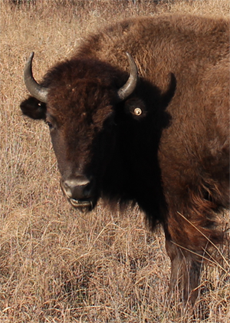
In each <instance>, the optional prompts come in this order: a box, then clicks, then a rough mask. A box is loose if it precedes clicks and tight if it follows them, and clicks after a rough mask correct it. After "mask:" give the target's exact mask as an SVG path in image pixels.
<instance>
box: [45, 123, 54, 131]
mask: <svg viewBox="0 0 230 323" xmlns="http://www.w3.org/2000/svg"><path fill="white" fill-rule="evenodd" d="M46 124H47V125H48V127H49V128H50V130H51V129H53V125H52V123H51V122H49V121H46Z"/></svg>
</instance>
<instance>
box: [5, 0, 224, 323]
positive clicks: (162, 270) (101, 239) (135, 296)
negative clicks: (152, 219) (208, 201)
mask: <svg viewBox="0 0 230 323" xmlns="http://www.w3.org/2000/svg"><path fill="white" fill-rule="evenodd" d="M19 2H20V1H19ZM0 5H1V8H0V9H1V56H0V58H1V60H0V73H1V98H0V101H1V108H0V138H1V139H0V149H1V151H0V169H1V178H0V221H1V223H0V284H1V285H0V322H5V323H8V322H9V323H10V322H11V323H19V322H20V323H22V322H25V323H28V322H33V323H42V322H47V323H48V322H65V323H70V322H101V323H103V322H129V323H141V322H143V323H144V322H151V323H155V322H156V323H157V322H200V321H201V320H202V319H203V320H205V322H209V323H215V322H216V323H217V322H218V323H225V322H227V321H228V320H230V277H229V266H228V265H227V264H226V263H225V264H223V266H224V268H225V272H223V271H221V270H220V269H219V268H218V266H214V267H212V268H209V269H207V270H206V271H205V273H204V274H203V277H202V283H201V285H202V286H201V287H202V289H203V293H202V295H200V297H199V298H198V300H197V303H196V306H195V311H194V313H193V314H191V312H190V311H185V312H184V313H183V314H180V312H179V308H180V301H179V299H177V297H176V295H175V296H174V298H173V299H171V300H170V299H169V297H168V296H167V294H166V291H167V286H168V281H169V274H170V262H169V259H168V257H167V255H166V253H165V249H164V238H163V235H162V233H161V231H160V230H159V231H158V232H156V233H150V232H149V231H148V230H147V229H146V228H145V226H144V224H143V215H142V214H141V213H140V211H139V210H138V208H137V207H136V208H134V210H127V211H126V212H125V213H124V214H120V212H119V210H117V212H116V213H113V214H112V213H111V212H110V211H109V210H108V209H106V208H105V207H104V206H103V204H99V206H98V207H97V209H96V210H95V211H93V212H92V213H89V214H86V215H84V214H81V213H78V212H77V211H75V210H73V209H72V208H71V207H70V206H69V205H68V204H67V202H66V200H65V199H64V197H63V196H62V194H61V192H60V189H59V174H58V171H57V167H56V160H55V157H54V154H53V152H52V149H51V144H50V139H49V136H48V131H47V129H46V125H45V124H43V123H42V122H32V121H31V120H28V119H26V118H23V117H22V116H21V112H20V109H19V104H20V101H21V100H22V99H24V98H25V97H26V96H27V91H26V89H25V86H24V84H23V67H24V63H25V58H26V57H28V55H29V53H30V52H31V51H35V55H36V56H35V60H34V71H35V76H36V78H37V79H38V80H39V79H41V77H42V75H43V74H44V72H45V71H46V70H47V68H49V67H50V66H51V65H52V64H54V63H55V62H57V61H58V60H60V59H62V58H65V57H66V56H69V55H70V54H71V53H72V52H73V50H74V48H75V47H76V46H77V45H78V43H79V41H80V40H81V38H82V37H84V35H85V34H86V33H88V32H91V31H93V30H95V29H98V28H100V26H103V25H106V24H108V23H110V22H114V21H117V20H119V19H122V18H124V17H130V16H138V15H158V14H161V13H163V12H189V13H194V14H200V15H203V14H205V15H207V14H208V15H213V16H216V15H224V16H226V15H229V9H230V5H229V1H228V0H219V1H218V0H207V1H205V0H204V1H199V0H197V1H162V3H160V4H159V5H156V4H155V3H154V1H139V2H136V4H134V3H133V2H132V1H112V0H111V1H99V0H97V1H75V4H74V1H72V2H71V1H65V3H64V1H45V0H43V1H42V0H41V1H39V0H37V1H34V2H32V1H24V2H23V1H21V4H18V5H13V4H12V2H11V1H7V0H5V1H3V0H2V1H1V4H0ZM223 251H224V252H225V257H226V259H227V257H228V256H227V251H228V250H227V248H225V250H223Z"/></svg>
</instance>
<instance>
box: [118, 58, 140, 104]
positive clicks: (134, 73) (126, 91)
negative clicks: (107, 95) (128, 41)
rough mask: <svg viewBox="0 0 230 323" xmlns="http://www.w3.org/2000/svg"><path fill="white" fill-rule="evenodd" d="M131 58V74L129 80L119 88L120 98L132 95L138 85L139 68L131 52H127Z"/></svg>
mask: <svg viewBox="0 0 230 323" xmlns="http://www.w3.org/2000/svg"><path fill="white" fill-rule="evenodd" d="M126 55H127V57H128V60H129V68H130V75H129V79H128V81H127V82H126V83H125V85H123V86H122V87H121V88H120V89H119V90H118V97H119V99H120V100H122V101H123V100H125V99H126V98H127V97H128V96H130V95H131V94H132V93H133V91H134V90H135V88H136V86H137V81H138V70H137V66H136V64H135V62H134V60H133V58H132V56H131V55H130V54H129V53H126Z"/></svg>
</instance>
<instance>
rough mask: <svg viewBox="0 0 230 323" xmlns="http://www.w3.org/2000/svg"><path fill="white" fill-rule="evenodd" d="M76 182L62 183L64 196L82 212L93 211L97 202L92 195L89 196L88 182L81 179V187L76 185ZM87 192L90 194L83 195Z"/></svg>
mask: <svg viewBox="0 0 230 323" xmlns="http://www.w3.org/2000/svg"><path fill="white" fill-rule="evenodd" d="M75 184H76V180H69V181H63V180H61V181H60V186H61V189H62V192H63V194H64V195H65V197H66V198H67V199H68V201H69V203H70V204H71V205H72V206H73V207H74V208H77V209H79V210H80V211H81V212H83V213H86V212H89V211H92V209H93V208H94V206H95V205H96V201H95V200H94V199H93V198H92V196H91V194H89V191H90V190H89V189H87V187H88V186H89V184H88V181H87V183H86V180H85V179H84V183H83V179H82V178H81V185H75ZM84 191H87V192H88V193H87V194H85V193H83V192H84Z"/></svg>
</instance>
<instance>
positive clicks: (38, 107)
mask: <svg viewBox="0 0 230 323" xmlns="http://www.w3.org/2000/svg"><path fill="white" fill-rule="evenodd" d="M20 108H21V110H22V113H23V114H24V115H26V116H28V117H30V118H32V119H45V117H46V104H45V103H42V102H40V101H38V100H37V99H35V98H33V97H29V98H28V99H27V100H25V101H23V102H22V103H21V104H20Z"/></svg>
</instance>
